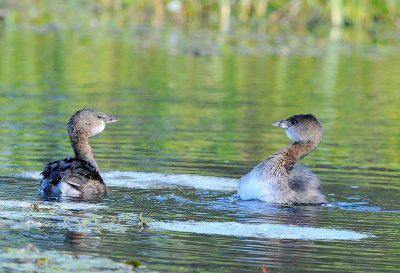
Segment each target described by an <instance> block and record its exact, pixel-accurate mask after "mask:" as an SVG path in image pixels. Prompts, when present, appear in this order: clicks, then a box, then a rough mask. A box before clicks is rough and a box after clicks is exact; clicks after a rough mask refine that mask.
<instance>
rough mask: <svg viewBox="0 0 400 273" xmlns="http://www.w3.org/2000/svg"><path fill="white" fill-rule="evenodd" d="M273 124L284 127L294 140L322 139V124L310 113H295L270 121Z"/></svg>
mask: <svg viewBox="0 0 400 273" xmlns="http://www.w3.org/2000/svg"><path fill="white" fill-rule="evenodd" d="M272 125H273V126H276V127H281V128H284V129H286V135H287V136H288V137H289V138H290V139H292V140H294V141H296V142H301V141H318V142H320V141H321V139H322V133H323V131H322V126H321V123H320V122H319V120H318V119H317V118H316V117H314V116H313V115H311V114H306V115H295V116H291V117H290V118H287V119H285V120H280V121H276V122H274V123H272Z"/></svg>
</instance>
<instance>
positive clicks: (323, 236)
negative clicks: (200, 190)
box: [150, 221, 373, 240]
mask: <svg viewBox="0 0 400 273" xmlns="http://www.w3.org/2000/svg"><path fill="white" fill-rule="evenodd" d="M150 227H151V228H154V229H163V230H171V231H178V232H191V233H200V234H216V235H225V236H235V237H255V238H270V239H300V240H361V239H365V238H368V237H373V236H372V235H369V234H364V233H357V232H354V231H351V230H335V229H325V228H311V227H299V226H289V225H279V224H253V223H246V224H241V223H236V222H179V221H175V222H154V223H152V224H151V226H150Z"/></svg>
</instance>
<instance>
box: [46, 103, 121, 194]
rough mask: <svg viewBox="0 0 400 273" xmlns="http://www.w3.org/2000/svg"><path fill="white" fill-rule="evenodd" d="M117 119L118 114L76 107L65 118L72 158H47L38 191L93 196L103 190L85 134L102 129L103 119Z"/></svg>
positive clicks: (102, 183)
mask: <svg viewBox="0 0 400 273" xmlns="http://www.w3.org/2000/svg"><path fill="white" fill-rule="evenodd" d="M116 121H118V118H117V117H114V116H110V115H107V114H105V113H102V112H99V111H95V110H89V109H82V110H80V111H77V112H76V113H75V114H74V115H73V116H72V117H71V119H70V120H69V122H68V134H69V138H70V142H71V146H72V148H73V150H74V153H75V158H66V159H64V160H61V161H53V162H50V163H49V164H48V165H47V167H46V169H45V170H44V171H43V172H42V176H43V180H42V183H41V187H40V192H41V193H42V194H43V195H46V196H80V197H95V196H100V195H103V194H105V193H106V192H107V186H106V184H105V183H104V181H103V179H102V177H101V175H100V173H99V167H98V165H97V163H96V161H95V160H94V158H93V154H92V150H91V148H90V145H89V142H88V138H89V137H91V136H94V135H96V134H98V133H100V132H101V131H103V130H104V127H105V124H106V123H110V122H116Z"/></svg>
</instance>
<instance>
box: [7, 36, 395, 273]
mask: <svg viewBox="0 0 400 273" xmlns="http://www.w3.org/2000/svg"><path fill="white" fill-rule="evenodd" d="M299 41H301V39H300V40H299ZM221 43H222V45H221V44H217V43H215V44H213V43H211V42H209V41H208V40H206V39H199V41H198V44H199V45H201V48H200V49H201V50H200V51H197V49H196V50H195V51H193V48H196V41H193V40H191V39H184V38H182V37H181V36H179V35H177V34H176V33H169V34H165V33H164V34H156V35H154V36H152V35H148V34H143V35H137V34H135V35H133V34H132V33H117V34H115V33H114V34H112V33H108V32H96V31H95V32H92V33H88V32H72V31H59V30H51V29H48V30H44V29H11V28H6V29H3V30H1V31H0V114H1V123H0V159H1V161H0V207H1V210H0V217H1V228H0V249H2V250H1V251H0V264H1V265H0V268H1V270H0V271H10V272H11V271H12V272H17V271H22V272H25V271H28V270H32V271H33V270H38V269H41V272H46V270H48V271H51V270H52V269H53V270H54V269H59V270H64V271H79V270H81V272H85V270H86V271H90V270H93V269H98V270H104V271H106V270H108V271H110V272H113V271H115V272H117V271H119V272H125V271H126V270H128V269H127V266H126V265H125V263H126V261H131V260H137V261H140V262H141V264H142V266H140V267H139V268H138V269H137V270H138V271H142V272H147V271H153V272H154V271H155V272H157V271H161V272H167V271H169V272H262V266H264V267H265V268H266V269H267V270H268V272H303V271H326V272H334V271H340V272H346V271H348V272H357V271H359V272H365V271H377V272H378V271H387V272H389V271H393V272H398V271H399V270H400V262H399V260H398V257H400V245H399V243H398V242H399V241H400V232H399V230H400V204H399V201H398V200H400V137H399V133H400V131H399V128H400V127H399V125H400V123H399V121H400V110H399V109H400V107H399V106H400V96H399V86H400V77H399V75H400V66H399V65H398V64H399V63H400V55H399V54H398V51H397V50H398V45H396V44H392V43H389V42H387V43H381V44H377V45H373V46H372V45H342V44H340V43H326V44H324V45H322V46H317V44H314V45H313V46H311V45H309V44H307V45H306V46H305V47H304V48H300V49H299V47H295V46H293V45H291V44H289V45H285V46H284V48H285V50H283V51H282V50H280V45H276V46H270V47H268V46H267V45H266V44H265V45H264V44H263V43H262V42H260V43H259V44H257V45H253V44H252V43H249V44H248V45H247V46H248V47H249V48H246V49H243V48H242V47H243V44H245V43H244V42H243V44H239V45H237V44H235V45H232V46H230V45H226V44H223V42H221ZM308 47H309V48H308ZM257 49H260V50H258V51H257ZM193 52H194V53H195V54H193ZM82 108H92V109H96V110H100V111H103V112H106V113H109V114H112V115H116V116H118V117H119V119H120V121H119V122H117V123H113V124H109V125H107V128H106V129H105V131H104V132H102V133H101V134H99V135H97V136H95V137H92V138H91V139H90V143H91V145H92V149H93V151H94V156H95V158H96V160H97V162H98V164H99V166H100V169H101V172H102V174H103V176H104V178H105V180H106V182H107V184H108V186H109V194H108V196H107V197H106V198H104V199H101V200H94V201H91V202H85V201H82V200H64V201H63V200H55V201H54V200H53V201H52V200H50V201H46V200H42V198H41V197H40V195H39V193H38V188H39V184H40V176H39V173H40V171H41V170H42V169H43V168H44V166H45V164H46V163H47V162H49V161H52V160H56V159H63V158H65V157H68V156H72V155H73V153H72V149H71V147H70V144H69V139H68V135H67V132H66V123H67V121H68V119H69V117H70V116H71V115H72V114H73V113H74V112H75V111H76V110H79V109H82ZM300 113H313V114H314V115H316V116H317V117H318V118H319V119H320V121H321V122H322V125H323V128H324V139H323V141H322V143H321V145H320V147H319V148H318V149H317V150H315V151H314V152H313V153H312V154H311V155H309V156H308V157H306V158H305V159H303V160H302V163H303V164H304V165H306V166H307V167H309V168H311V169H312V170H313V171H314V172H315V173H316V174H317V175H318V176H319V177H320V179H321V181H322V192H323V193H324V194H325V195H326V196H327V199H328V203H327V204H324V205H322V206H276V205H270V204H266V203H262V202H258V201H241V200H238V199H237V197H236V196H235V193H236V188H237V182H238V179H239V178H240V177H241V176H242V175H244V174H246V173H247V172H248V171H249V170H251V169H252V167H254V166H255V165H256V164H258V162H260V161H262V160H263V159H265V158H266V157H267V156H268V155H269V154H271V153H273V152H275V151H277V150H279V149H281V148H283V147H285V146H286V145H288V144H289V143H290V141H289V139H287V137H286V135H285V133H284V131H282V130H281V129H279V128H276V127H272V126H271V123H272V122H274V121H276V120H281V119H284V118H286V117H289V116H291V115H293V114H300ZM128 268H129V267H128Z"/></svg>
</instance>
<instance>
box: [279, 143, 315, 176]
mask: <svg viewBox="0 0 400 273" xmlns="http://www.w3.org/2000/svg"><path fill="white" fill-rule="evenodd" d="M318 145H319V141H311V140H307V141H299V142H298V141H295V142H293V143H292V144H290V145H289V146H288V147H286V148H285V149H283V152H284V153H283V154H284V155H285V159H284V162H285V169H286V170H288V171H290V170H292V169H293V166H294V165H295V164H296V163H298V162H299V161H300V160H301V159H302V158H303V157H305V156H307V155H308V154H310V153H311V152H312V151H313V150H315V148H317V147H318Z"/></svg>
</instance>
